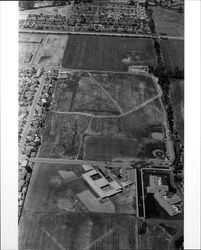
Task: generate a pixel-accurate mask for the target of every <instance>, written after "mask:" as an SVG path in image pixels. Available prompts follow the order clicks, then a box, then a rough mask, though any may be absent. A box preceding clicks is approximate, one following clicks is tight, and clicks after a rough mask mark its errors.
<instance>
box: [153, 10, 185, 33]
mask: <svg viewBox="0 0 201 250" xmlns="http://www.w3.org/2000/svg"><path fill="white" fill-rule="evenodd" d="M152 10H153V19H154V22H155V26H156V32H157V33H158V34H167V35H170V36H184V13H178V12H177V11H174V10H169V9H165V8H161V7H152Z"/></svg>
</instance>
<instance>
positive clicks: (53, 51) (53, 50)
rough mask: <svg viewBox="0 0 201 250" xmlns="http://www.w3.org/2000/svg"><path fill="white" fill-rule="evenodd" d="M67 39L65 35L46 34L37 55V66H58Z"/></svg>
mask: <svg viewBox="0 0 201 250" xmlns="http://www.w3.org/2000/svg"><path fill="white" fill-rule="evenodd" d="M67 41H68V36H67V35H65V36H64V35H59V36H56V35H48V36H47V38H46V40H45V43H44V46H43V50H42V51H41V53H40V55H39V57H38V62H37V64H38V66H39V67H43V66H60V65H61V63H62V58H63V53H64V50H65V47H66V43H67Z"/></svg>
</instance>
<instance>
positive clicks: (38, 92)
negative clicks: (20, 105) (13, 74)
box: [19, 75, 46, 152]
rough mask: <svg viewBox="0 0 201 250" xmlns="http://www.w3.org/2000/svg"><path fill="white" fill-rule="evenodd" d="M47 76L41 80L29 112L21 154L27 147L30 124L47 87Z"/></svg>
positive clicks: (21, 144) (21, 143)
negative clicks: (44, 88) (45, 86)
mask: <svg viewBox="0 0 201 250" xmlns="http://www.w3.org/2000/svg"><path fill="white" fill-rule="evenodd" d="M45 78H46V77H45V75H43V76H42V77H41V78H40V80H39V81H40V84H39V87H38V90H37V92H36V94H35V98H34V101H33V103H32V106H31V108H30V110H29V117H28V119H27V123H26V126H25V128H24V131H23V134H22V139H21V142H20V148H19V150H20V152H21V150H22V149H23V147H24V145H25V142H26V137H27V135H28V132H29V130H30V124H31V121H32V119H33V116H34V113H35V108H36V105H37V103H38V101H39V99H40V96H41V93H42V90H43V87H44V85H45Z"/></svg>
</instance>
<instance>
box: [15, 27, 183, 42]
mask: <svg viewBox="0 0 201 250" xmlns="http://www.w3.org/2000/svg"><path fill="white" fill-rule="evenodd" d="M19 33H36V34H56V35H95V36H114V37H134V38H135V37H136V38H158V39H170V40H184V37H183V36H168V35H167V36H165V35H157V34H156V35H154V34H127V33H100V32H78V31H56V30H34V29H19Z"/></svg>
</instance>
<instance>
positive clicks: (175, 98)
mask: <svg viewBox="0 0 201 250" xmlns="http://www.w3.org/2000/svg"><path fill="white" fill-rule="evenodd" d="M170 93H171V100H172V107H173V112H174V120H175V129H176V131H177V132H178V134H179V137H180V139H181V141H182V143H184V80H178V79H177V80H176V79H175V80H173V79H172V81H171V83H170Z"/></svg>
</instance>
